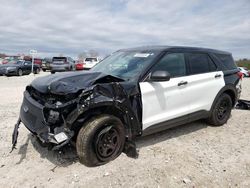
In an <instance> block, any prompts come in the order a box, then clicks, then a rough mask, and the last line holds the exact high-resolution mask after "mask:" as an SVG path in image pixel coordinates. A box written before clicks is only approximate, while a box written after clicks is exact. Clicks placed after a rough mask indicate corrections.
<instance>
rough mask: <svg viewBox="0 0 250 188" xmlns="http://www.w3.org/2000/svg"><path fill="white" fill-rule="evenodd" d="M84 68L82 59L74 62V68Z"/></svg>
mask: <svg viewBox="0 0 250 188" xmlns="http://www.w3.org/2000/svg"><path fill="white" fill-rule="evenodd" d="M83 69H84V63H83V61H82V60H78V61H77V62H76V70H83Z"/></svg>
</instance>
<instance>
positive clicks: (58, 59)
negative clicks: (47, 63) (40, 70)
mask: <svg viewBox="0 0 250 188" xmlns="http://www.w3.org/2000/svg"><path fill="white" fill-rule="evenodd" d="M66 60H67V58H66V57H53V59H52V61H66Z"/></svg>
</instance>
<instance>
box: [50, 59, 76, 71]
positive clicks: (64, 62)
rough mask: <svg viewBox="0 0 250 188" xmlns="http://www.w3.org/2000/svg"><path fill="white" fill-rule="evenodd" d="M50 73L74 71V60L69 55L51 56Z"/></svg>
mask: <svg viewBox="0 0 250 188" xmlns="http://www.w3.org/2000/svg"><path fill="white" fill-rule="evenodd" d="M50 68H51V73H55V72H63V71H74V70H75V61H74V60H73V59H72V58H71V57H53V58H52V63H51V64H50Z"/></svg>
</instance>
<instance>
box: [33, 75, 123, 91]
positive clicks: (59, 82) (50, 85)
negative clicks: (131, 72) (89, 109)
mask: <svg viewBox="0 0 250 188" xmlns="http://www.w3.org/2000/svg"><path fill="white" fill-rule="evenodd" d="M105 78H106V79H105ZM103 79H105V81H103V83H107V82H109V81H108V80H110V82H114V81H123V80H122V79H119V78H116V77H113V76H110V75H106V74H104V73H101V72H92V71H81V72H64V73H56V74H51V75H49V76H44V77H40V78H37V79H35V80H34V81H33V82H32V83H31V86H32V87H33V88H34V89H36V90H37V91H39V92H41V93H53V94H57V95H64V94H70V93H77V92H78V91H79V90H83V89H85V88H87V87H89V86H92V85H93V84H95V83H98V81H100V80H103Z"/></svg>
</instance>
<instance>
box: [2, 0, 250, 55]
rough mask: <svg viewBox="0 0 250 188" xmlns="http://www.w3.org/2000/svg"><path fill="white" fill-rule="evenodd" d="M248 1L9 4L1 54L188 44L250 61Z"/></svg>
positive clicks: (56, 0)
mask: <svg viewBox="0 0 250 188" xmlns="http://www.w3.org/2000/svg"><path fill="white" fill-rule="evenodd" d="M249 10H250V1H249V0H240V1H232V0H219V1H209V0H203V1H199V0H189V1H182V0H175V1H170V0H167V1H166V0H155V1H150V0H141V1H138V0H127V1H125V0H108V1H97V0H94V1H82V0H71V1H64V2H62V1H61V0H53V1H49V0H43V1H31V0H22V1H19V0H12V1H3V2H1V11H0V52H1V51H3V52H8V53H11V52H12V53H18V52H24V53H27V52H28V51H29V49H32V48H35V49H37V50H38V51H39V52H41V54H43V55H46V54H47V55H49V54H50V55H51V54H58V53H64V54H69V55H74V56H77V54H78V53H80V52H82V51H84V50H88V49H97V50H100V51H101V52H103V53H107V52H111V51H114V50H117V49H119V48H126V47H135V46H140V45H152V44H157V45H188V46H202V47H210V48H217V49H221V50H227V51H230V52H232V53H233V55H234V56H235V57H236V58H240V57H250V32H249V31H250V11H249Z"/></svg>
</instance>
